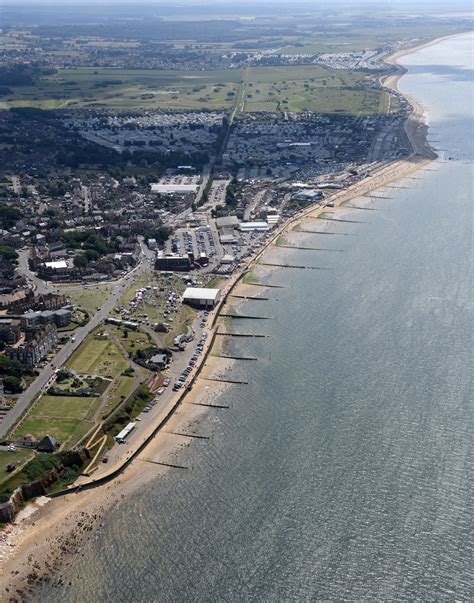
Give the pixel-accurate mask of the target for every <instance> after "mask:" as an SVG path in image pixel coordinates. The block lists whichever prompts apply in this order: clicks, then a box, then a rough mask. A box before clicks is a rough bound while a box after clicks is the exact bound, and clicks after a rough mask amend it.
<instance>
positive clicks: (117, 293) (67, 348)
mask: <svg viewBox="0 0 474 603" xmlns="http://www.w3.org/2000/svg"><path fill="white" fill-rule="evenodd" d="M141 249H142V253H141V256H140V261H139V263H138V264H137V266H136V267H135V268H134V269H133V270H131V271H130V272H129V273H128V274H127V275H126V276H125V277H123V279H121V280H120V281H119V282H117V283H116V284H115V286H114V288H113V290H112V293H111V295H110V297H109V298H108V299H107V300H106V302H105V303H104V305H103V306H102V307H101V309H100V310H98V311H97V313H96V314H95V315H94V316H93V317H92V318H91V320H90V321H89V322H88V323H87V324H86V325H84V326H83V327H78V328H77V329H76V330H75V331H73V332H72V334H73V337H74V338H75V339H74V341H73V340H72V339H69V341H68V342H67V343H66V344H64V345H63V346H62V348H61V349H60V350H59V352H58V353H57V354H56V355H55V357H54V358H53V359H52V360H51V362H49V363H48V364H47V365H46V366H45V367H44V368H43V369H42V370H41V371H40V373H39V375H38V376H37V377H36V379H35V380H34V381H33V383H31V385H30V386H29V387H28V388H27V389H26V390H25V391H24V392H23V393H22V394H20V395H19V396H18V398H17V402H16V404H15V406H13V408H12V409H11V410H10V411H9V412H8V413H7V414H6V415H5V417H4V419H3V421H2V423H1V424H0V437H4V436H5V435H6V434H7V433H8V431H9V430H10V429H11V428H12V427H13V425H14V424H15V423H16V422H17V421H18V419H19V418H20V417H21V415H22V414H23V413H24V412H25V411H26V409H27V408H28V407H29V405H30V404H31V402H32V401H33V399H34V398H35V397H36V396H37V395H38V394H40V393H41V392H42V391H43V390H44V389H45V387H46V385H47V384H48V382H49V380H50V379H51V378H52V377H53V376H54V374H55V371H56V369H58V368H60V367H61V366H62V365H63V364H64V363H65V362H66V361H67V359H68V358H69V356H70V355H71V354H72V353H73V352H74V351H75V350H76V349H77V348H78V347H79V346H80V345H81V343H82V342H83V341H84V339H85V338H86V337H87V336H88V335H89V333H90V332H91V331H93V330H94V329H95V328H96V327H97V326H98V325H99V324H100V323H101V322H102V321H104V320H105V319H106V318H107V316H108V315H109V314H110V312H111V311H112V310H113V308H114V307H115V306H116V305H117V302H118V300H119V299H120V297H121V296H122V295H123V293H124V292H125V291H126V290H127V288H128V287H129V286H130V285H131V284H132V283H133V281H134V280H135V279H136V278H137V277H138V276H139V275H140V274H141V273H142V272H144V271H145V270H147V269H148V268H150V265H151V261H152V256H153V254H152V253H151V252H150V251H149V250H148V249H147V247H146V246H145V245H144V243H143V242H141Z"/></svg>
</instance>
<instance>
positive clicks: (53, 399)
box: [30, 396, 100, 419]
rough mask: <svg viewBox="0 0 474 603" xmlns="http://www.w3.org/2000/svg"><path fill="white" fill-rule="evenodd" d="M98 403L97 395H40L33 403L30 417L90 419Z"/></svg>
mask: <svg viewBox="0 0 474 603" xmlns="http://www.w3.org/2000/svg"><path fill="white" fill-rule="evenodd" d="M99 404H100V398H98V397H90V398H85V397H79V396H42V397H41V398H40V400H39V401H38V402H37V403H36V404H35V405H34V407H33V409H32V411H31V414H30V417H40V418H44V417H52V418H56V417H61V418H62V419H90V418H91V416H92V415H93V414H94V412H95V411H96V410H97V408H98V406H99Z"/></svg>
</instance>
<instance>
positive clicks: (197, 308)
mask: <svg viewBox="0 0 474 603" xmlns="http://www.w3.org/2000/svg"><path fill="white" fill-rule="evenodd" d="M12 14H14V13H12ZM304 18H305V17H304V16H303V17H302V19H303V21H302V22H301V23H300V22H298V23H299V24H298V26H296V25H293V24H292V25H291V27H290V25H288V24H286V23H285V26H284V27H283V26H281V30H277V33H278V35H277V33H275V30H274V28H273V27H269V29H268V31H267V29H266V27H268V24H266V25H265V26H263V25H262V26H261V25H260V24H259V27H260V26H261V27H262V29H258V31H259V35H260V37H259V38H258V41H257V42H256V41H255V40H254V39H253V38H252V37H251V35H250V34H252V33H254V30H253V28H254V27H255V23H253V22H252V21H250V22H249V23H244V24H243V25H242V23H239V24H238V27H237V26H236V25H234V24H233V22H231V21H229V23H228V27H229V28H230V29H229V31H232V32H233V35H234V36H235V39H234V38H232V39H230V38H228V37H227V33H228V32H227V30H226V33H225V35H224V34H222V32H221V29H220V28H221V23H218V24H217V25H216V24H214V25H212V26H211V24H208V23H207V22H203V25H202V28H203V31H202V32H200V31H199V28H196V26H195V23H193V24H192V27H191V25H189V27H188V26H187V25H186V23H187V22H185V21H183V22H182V23H180V21H179V19H178V20H177V22H176V23H175V25H176V30H175V31H173V35H171V34H170V33H169V28H168V26H167V24H168V22H167V21H166V20H163V21H158V22H157V24H156V23H155V25H156V27H157V30H159V31H160V32H161V33H160V35H161V37H160V39H159V40H157V39H153V38H152V37H150V35H149V31H148V29H147V27H146V26H145V25H144V26H143V31H142V30H140V29H139V28H135V25H131V26H130V32H129V31H128V30H127V31H124V30H123V24H122V23H121V22H118V23H117V24H108V21H107V20H105V21H104V23H103V24H101V26H100V27H98V28H97V31H95V30H94V27H92V28H91V31H92V30H94V31H93V33H91V34H90V35H86V34H85V33H84V31H85V30H84V27H85V26H83V25H82V24H77V25H76V26H74V27H72V26H71V27H70V28H69V26H65V27H64V30H63V29H62V28H61V30H60V28H59V27H58V26H53V25H50V24H48V23H47V22H43V21H41V22H38V23H32V24H29V25H28V24H24V23H22V24H21V26H20V25H14V24H12V25H8V26H7V27H5V28H4V30H2V31H1V32H0V47H1V48H2V53H0V527H1V530H2V531H0V562H3V561H5V562H7V561H8V559H9V558H10V554H11V553H12V552H13V549H14V546H15V545H14V544H13V543H14V535H15V534H16V533H17V532H15V529H16V527H17V526H18V525H19V524H20V523H21V521H20V520H22V517H23V514H24V515H25V517H26V518H28V517H29V513H30V511H29V510H31V509H33V506H34V509H35V511H31V512H32V513H33V512H37V511H38V512H39V510H40V509H41V508H43V505H49V504H52V505H54V504H56V501H58V500H61V499H62V498H64V497H68V500H70V499H71V497H73V496H74V495H75V494H78V495H80V493H84V492H88V491H89V490H93V489H95V488H98V487H100V486H102V485H105V484H109V485H110V484H111V483H117V482H114V481H113V480H118V479H121V478H122V477H123V475H124V472H125V471H126V470H128V469H129V468H130V467H131V465H132V463H133V461H134V460H135V459H137V458H138V457H139V455H140V454H141V452H142V451H143V450H145V449H146V448H147V446H149V445H150V444H151V443H152V442H155V443H156V440H157V439H158V437H161V436H163V437H164V438H165V439H166V437H169V434H170V433H171V434H172V435H174V436H180V437H183V438H185V442H186V443H187V444H186V445H188V444H189V442H192V441H193V440H192V438H204V439H205V438H207V437H208V436H200V435H199V434H197V432H196V431H195V429H196V425H198V423H199V418H200V416H201V414H199V413H204V412H206V411H208V410H209V407H214V408H220V409H225V408H228V406H226V405H225V397H223V399H221V398H219V393H222V392H225V391H226V389H225V388H226V387H228V386H229V385H242V384H244V383H245V382H244V381H239V380H236V379H234V378H233V377H232V376H230V377H229V372H230V371H229V366H230V365H229V363H230V362H231V361H235V360H236V359H237V360H239V359H240V360H256V358H253V357H240V358H239V357H236V356H234V355H233V353H232V348H231V346H230V344H229V340H231V338H232V337H239V336H241V337H255V338H256V337H261V338H264V337H267V335H263V334H255V333H254V332H252V333H250V332H245V333H239V331H238V329H236V328H235V324H236V320H235V319H236V318H240V319H241V318H248V319H252V320H257V319H258V320H266V319H267V318H268V317H265V316H263V315H262V316H260V315H256V316H245V313H244V314H241V313H240V312H241V308H240V307H241V305H242V304H243V303H244V302H246V301H248V300H258V299H263V300H264V299H265V298H264V297H262V296H261V294H262V293H263V292H264V291H265V286H271V285H269V284H268V282H266V280H265V278H263V277H260V276H259V275H258V268H259V267H260V268H262V267H266V269H267V273H265V274H267V275H268V274H269V273H270V271H271V270H275V269H278V268H291V269H295V270H296V269H298V270H300V269H314V270H321V269H322V270H325V269H326V268H321V267H319V266H318V267H316V266H309V265H308V266H306V265H303V264H300V263H291V262H290V261H289V260H287V259H286V258H285V256H284V250H285V249H298V250H306V251H310V250H313V251H316V250H317V251H341V250H339V249H319V248H318V249H316V248H312V247H304V246H303V245H302V244H301V243H300V242H298V236H301V235H303V236H304V235H305V233H306V234H310V233H313V234H314V233H321V232H322V231H324V228H326V227H327V224H326V225H325V226H321V227H320V226H319V225H318V226H317V227H315V226H314V223H315V221H318V220H319V224H321V223H322V222H324V221H326V220H327V221H328V222H330V221H331V220H332V219H333V218H334V216H335V215H338V214H336V212H338V211H339V210H346V211H347V210H350V209H353V210H354V209H355V210H358V209H361V210H373V209H374V208H373V207H364V206H362V205H360V206H359V205H350V204H349V202H350V201H351V200H352V199H354V198H355V197H358V198H362V199H365V200H366V201H367V200H369V199H371V200H372V201H373V200H374V199H384V198H388V197H383V196H380V197H376V196H373V193H374V191H376V190H378V189H379V188H381V187H386V186H388V185H389V184H390V183H392V182H394V181H395V180H397V179H398V178H400V177H401V176H407V177H408V176H410V175H411V174H412V173H413V172H415V171H416V170H418V169H420V168H421V167H424V166H426V165H427V164H428V163H429V162H430V161H432V160H433V159H435V158H436V157H437V153H436V152H435V151H434V149H433V148H431V146H430V144H429V141H428V140H427V127H426V124H425V123H424V121H423V108H422V107H421V106H420V105H419V104H417V103H416V102H415V101H413V100H412V99H410V100H409V99H408V98H407V97H405V96H403V95H402V94H401V93H400V92H399V91H398V89H397V82H398V79H399V78H400V77H401V76H402V75H403V73H404V72H405V70H404V69H403V68H402V67H400V66H399V65H398V63H397V59H398V58H399V56H401V55H402V54H403V53H405V52H409V51H410V50H411V49H412V48H415V47H418V46H422V45H423V44H425V43H428V42H429V41H430V40H431V39H434V38H435V37H436V35H438V34H439V35H453V34H455V33H459V31H464V30H466V29H467V28H468V27H469V23H470V21H469V20H465V19H464V18H462V17H458V16H457V15H449V16H448V17H446V18H443V19H439V20H437V19H434V20H433V23H431V22H430V25H431V27H432V30H430V33H428V34H424V35H423V36H422V35H421V34H420V32H419V31H418V29H416V27H414V28H408V29H407V31H404V30H403V28H402V26H401V25H400V24H399V27H400V31H402V33H403V34H404V35H403V36H402V35H397V36H396V37H393V36H394V34H392V33H391V29H390V27H388V28H387V30H388V32H389V33H387V32H385V33H384V35H382V34H380V36H378V37H376V38H374V39H371V40H370V43H367V44H364V45H361V43H360V40H359V39H358V38H355V39H351V38H348V39H349V41H348V42H341V40H340V38H339V37H336V38H334V40H331V39H329V40H328V41H327V42H325V43H321V42H320V41H319V38H318V43H317V44H316V43H315V40H314V39H313V38H311V39H309V40H308V39H307V38H306V36H307V35H308V34H307V33H306V30H305V28H304ZM324 19H326V16H325V17H324ZM369 21H370V19H369ZM111 23H112V21H111ZM324 23H325V21H324ZM402 24H403V26H405V22H404V21H403V20H402ZM440 24H441V25H440ZM213 27H214V28H217V29H213ZM293 27H294V28H295V29H294V30H293V29H292V28H293ZM108 28H110V31H108ZM208 28H209V29H208ZM239 28H243V29H244V30H245V31H244V32H243V33H242V32H241V29H239ZM245 28H248V30H247V29H245ZM329 30H330V28H329V27H328V31H329ZM239 32H240V33H239ZM262 32H263V33H262ZM331 35H334V34H331ZM180 36H182V37H180ZM221 36H222V37H221ZM257 37H258V36H257V35H256V34H255V38H257ZM183 40H184V41H185V42H184V43H183ZM346 44H347V46H348V47H347V48H346ZM367 213H368V212H367ZM344 216H345V214H344ZM305 220H309V221H312V222H310V223H312V224H313V228H314V229H315V230H310V229H308V230H305V229H304V228H303V229H302V228H301V224H302V223H303V224H304V221H305ZM334 221H341V222H345V223H347V224H349V223H350V224H355V223H358V222H357V220H352V219H350V218H349V219H348V218H347V216H346V217H343V218H340V219H339V220H338V219H337V218H336V219H335V220H334ZM319 228H320V229H321V230H317V229H319ZM326 234H338V233H335V232H326ZM328 238H329V237H328ZM301 240H302V239H301ZM274 286H275V287H278V286H279V285H274ZM252 288H253V289H254V290H252ZM229 350H230V351H229ZM184 404H189V406H191V405H193V408H192V410H191V411H189V416H188V415H186V417H185V419H183V418H182V417H181V423H178V424H179V425H180V426H181V431H179V432H171V431H167V430H166V429H165V427H166V428H167V427H169V424H170V422H172V421H178V419H177V415H178V414H179V412H180V411H181V410H182V408H183V405H184ZM183 414H185V413H184V412H183ZM172 424H173V425H175V423H172ZM166 434H168V436H167V435H166ZM179 445H181V444H179ZM179 445H177V444H176V443H175V442H173V444H169V446H168V447H167V448H166V446H163V449H165V450H166V454H164V453H163V454H162V455H161V456H160V455H156V457H154V460H147V462H149V463H154V464H155V465H157V466H159V467H160V468H161V469H163V470H167V469H169V468H175V469H183V466H181V465H179V464H177V462H176V461H175V458H174V457H173V451H174V450H175V449H176V448H177V446H179ZM160 451H161V449H160ZM170 451H171V452H170ZM157 459H158V460H157ZM132 470H133V469H132ZM143 479H145V478H143ZM115 495H116V493H114V496H115ZM72 504H74V503H72ZM81 512H82V511H81ZM99 515H100V514H99V513H98V514H97V517H94V521H95V522H97V521H98V519H97V518H98V517H99ZM87 521H89V520H87ZM90 521H91V524H90V525H91V526H92V524H93V523H94V521H92V519H90ZM17 522H18V523H17ZM84 522H86V520H84ZM48 525H49V524H48ZM84 525H86V523H84ZM87 525H88V524H87ZM91 529H92V527H91ZM68 543H69V544H70V541H68ZM69 544H68V546H69ZM63 546H64V545H63ZM73 548H74V547H73ZM29 563H30V561H28V562H27V563H26V564H25V563H24V565H25V566H26V565H28V564H29ZM31 567H33V568H34V566H33V564H31ZM30 569H31V568H30ZM36 569H37V568H36ZM36 569H35V570H34V571H30V573H29V574H28V576H27V578H26V584H27V588H32V587H33V586H34V585H35V584H36V583H37V582H38V580H40V578H39V576H40V574H39V572H36ZM45 571H46V570H45ZM58 584H59V583H58ZM22 588H23V587H22ZM26 592H27V590H25V591H23V590H20V591H18V592H17V595H18V598H17V595H15V596H12V597H11V599H10V600H11V601H12V602H13V601H15V602H16V601H20V600H22V596H23V594H25V593H26Z"/></svg>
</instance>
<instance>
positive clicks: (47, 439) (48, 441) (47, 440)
mask: <svg viewBox="0 0 474 603" xmlns="http://www.w3.org/2000/svg"><path fill="white" fill-rule="evenodd" d="M56 448H59V442H58V441H57V440H56V439H55V438H53V437H52V436H50V435H45V436H44V437H43V438H41V440H40V441H39V442H38V445H37V447H36V449H37V450H38V452H54V451H55V450H56Z"/></svg>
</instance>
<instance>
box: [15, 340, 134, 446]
mask: <svg viewBox="0 0 474 603" xmlns="http://www.w3.org/2000/svg"><path fill="white" fill-rule="evenodd" d="M67 371H71V372H72V374H73V376H72V377H66V378H64V379H60V380H59V374H58V382H57V383H55V385H54V387H53V388H51V389H50V390H48V393H47V394H44V395H43V396H41V397H40V398H39V399H38V401H37V402H35V403H34V404H33V406H32V407H31V410H30V411H29V413H28V414H27V415H26V417H25V418H24V419H23V420H22V421H21V422H20V424H19V425H18V427H17V428H16V430H15V431H14V433H13V434H12V438H11V439H12V441H13V442H14V441H16V440H17V439H18V438H20V437H21V436H23V435H25V434H27V433H30V434H32V435H33V436H35V437H36V438H38V439H39V438H41V437H43V436H44V435H46V434H48V435H51V436H53V437H54V438H56V439H57V440H58V442H60V443H61V444H62V446H63V448H66V449H69V448H71V447H72V446H74V445H75V444H76V443H77V442H78V441H79V440H80V439H81V438H83V437H84V436H85V435H86V434H87V433H88V432H89V431H90V430H91V429H93V427H94V425H95V424H96V423H97V422H98V421H100V420H102V419H104V418H105V417H107V416H108V415H109V414H110V413H111V412H112V411H113V410H115V409H116V408H117V406H118V405H119V404H120V403H122V402H123V401H124V400H126V399H127V398H128V397H129V396H130V395H131V393H132V392H133V391H134V390H135V388H136V387H137V385H138V383H137V379H136V374H135V371H134V369H133V368H132V367H131V366H130V363H129V361H128V359H127V357H126V352H124V351H122V350H121V349H120V348H119V346H118V345H117V344H116V343H115V342H114V341H113V340H112V338H111V335H110V333H108V332H107V331H106V330H96V331H94V332H93V333H91V334H90V335H89V336H88V337H87V338H86V339H85V341H84V342H83V343H82V344H81V345H80V346H79V348H78V349H77V350H76V351H75V352H74V354H73V355H72V356H71V358H70V359H69V361H68V362H67V364H66V367H65V371H64V372H65V373H66V375H67ZM81 392H82V395H80V394H81Z"/></svg>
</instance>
